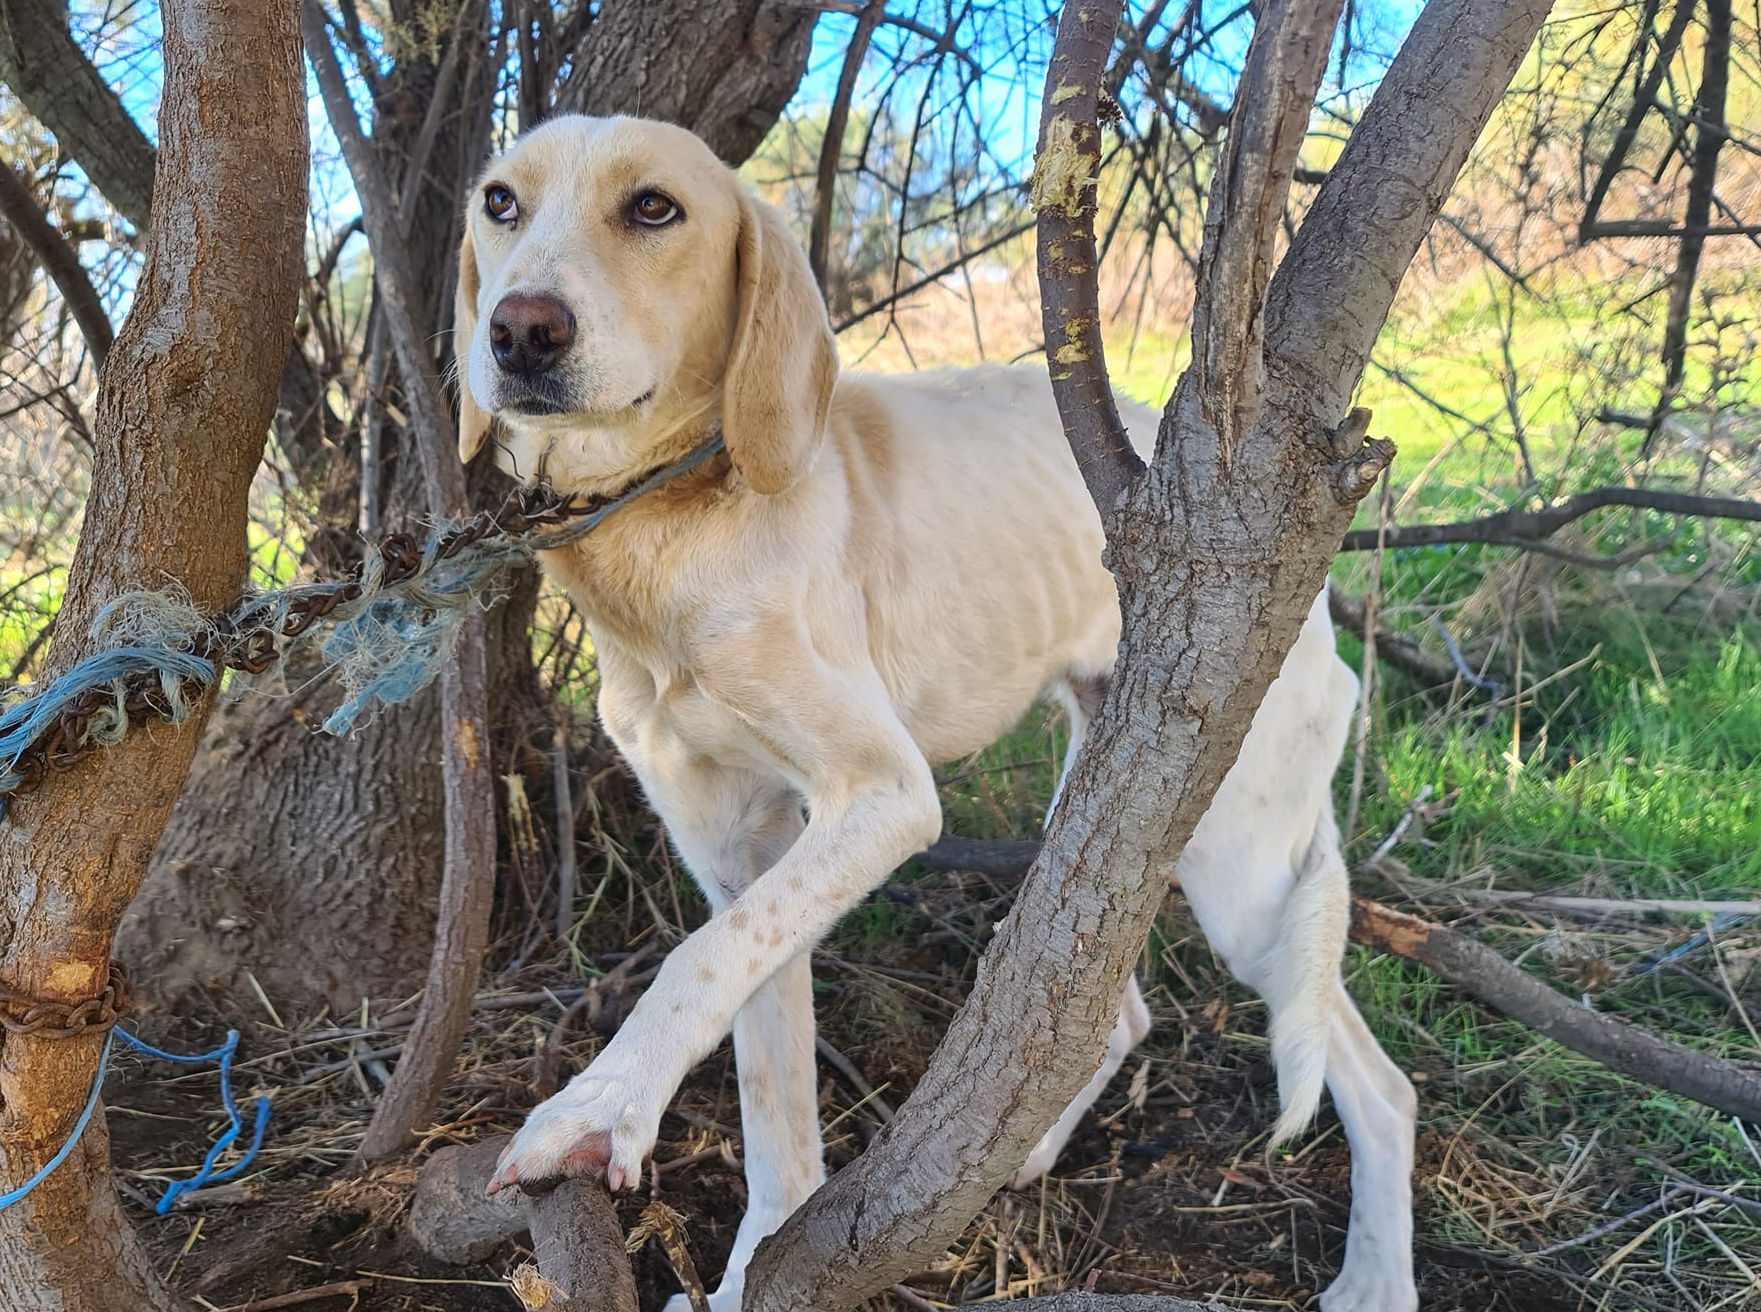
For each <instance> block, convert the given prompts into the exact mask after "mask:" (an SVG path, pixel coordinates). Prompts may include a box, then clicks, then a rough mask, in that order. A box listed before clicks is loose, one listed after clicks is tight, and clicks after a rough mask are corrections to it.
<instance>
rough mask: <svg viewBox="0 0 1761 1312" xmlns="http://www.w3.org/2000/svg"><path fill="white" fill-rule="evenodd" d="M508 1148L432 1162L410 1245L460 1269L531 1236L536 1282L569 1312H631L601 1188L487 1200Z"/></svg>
mask: <svg viewBox="0 0 1761 1312" xmlns="http://www.w3.org/2000/svg"><path fill="white" fill-rule="evenodd" d="M507 1145H508V1136H506V1135H497V1136H495V1137H493V1138H489V1139H480V1140H478V1141H477V1142H476V1143H474V1144H470V1145H468V1146H459V1145H452V1146H449V1147H446V1148H442V1149H440V1151H438V1152H437V1153H435V1154H434V1156H433V1157H431V1158H429V1160H428V1162H427V1163H426V1164H425V1165H424V1166H423V1167H422V1175H421V1178H420V1179H419V1180H418V1181H417V1182H416V1197H415V1201H414V1202H413V1203H412V1204H411V1207H410V1219H409V1228H410V1236H411V1238H412V1239H414V1240H415V1241H416V1243H417V1244H418V1245H419V1246H420V1247H421V1249H422V1251H423V1252H425V1253H427V1254H428V1255H429V1256H430V1257H434V1258H437V1259H439V1260H440V1261H443V1262H450V1263H453V1264H455V1265H460V1266H463V1265H469V1264H472V1263H476V1262H482V1261H484V1260H486V1259H487V1258H488V1257H489V1255H490V1254H492V1253H493V1252H494V1251H495V1250H496V1249H498V1248H500V1247H501V1246H502V1245H503V1244H505V1243H508V1242H510V1241H512V1240H514V1239H517V1238H518V1237H519V1236H520V1235H521V1234H525V1233H529V1234H530V1235H531V1236H532V1246H533V1250H534V1252H535V1253H536V1255H537V1258H538V1271H539V1274H540V1275H541V1276H542V1277H543V1279H544V1280H545V1282H546V1284H547V1286H548V1287H550V1292H551V1296H552V1297H553V1298H554V1297H556V1296H557V1295H558V1294H561V1295H562V1296H563V1297H564V1298H566V1299H567V1300H568V1301H567V1303H566V1304H563V1305H564V1306H566V1307H568V1308H569V1309H570V1312H576V1310H577V1309H579V1312H636V1281H635V1277H634V1276H633V1275H632V1274H631V1271H630V1259H629V1256H628V1254H627V1253H626V1252H625V1249H624V1231H623V1227H622V1226H620V1225H619V1224H618V1216H617V1209H616V1207H615V1206H614V1205H613V1203H612V1199H611V1195H610V1194H608V1193H607V1192H606V1191H605V1185H604V1183H603V1182H600V1181H591V1180H568V1181H564V1182H563V1183H562V1184H559V1185H558V1186H557V1187H556V1188H555V1189H552V1190H551V1191H549V1192H548V1193H544V1194H536V1195H530V1196H527V1195H521V1194H516V1193H514V1192H512V1191H504V1192H502V1193H500V1194H497V1195H495V1196H494V1197H490V1196H489V1195H488V1193H487V1192H485V1191H486V1190H487V1189H488V1187H489V1178H490V1175H491V1174H492V1173H493V1171H494V1169H495V1163H496V1160H497V1159H498V1158H499V1157H500V1156H501V1152H502V1149H504V1148H506V1147H507ZM528 1306H533V1307H536V1306H539V1305H538V1304H536V1303H529V1304H528Z"/></svg>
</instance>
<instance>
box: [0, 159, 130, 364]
mask: <svg viewBox="0 0 1761 1312" xmlns="http://www.w3.org/2000/svg"><path fill="white" fill-rule="evenodd" d="M0 218H4V219H5V220H6V222H7V223H9V224H10V225H11V226H12V230H13V231H14V232H16V233H17V234H18V236H19V239H20V240H21V241H23V242H24V244H25V245H26V246H28V247H30V250H31V254H32V255H35V256H36V257H37V263H38V264H40V265H42V266H43V271H44V272H45V273H47V274H48V275H49V277H50V279H51V280H52V281H53V282H54V283H55V286H56V288H57V289H59V291H60V292H61V299H62V300H64V301H66V302H67V308H68V309H69V310H71V311H73V319H74V322H75V323H77V324H78V325H79V330H80V335H81V336H82V337H84V338H85V339H86V348H87V349H88V350H89V351H91V353H92V364H93V365H94V367H96V368H99V369H102V368H103V367H104V357H105V356H106V355H108V354H109V352H110V343H111V341H112V340H113V339H114V334H113V333H112V332H111V329H110V316H109V315H107V314H105V313H104V302H103V301H101V300H99V299H98V291H97V289H96V288H95V287H93V286H92V280H91V279H90V278H88V277H86V271H85V269H84V268H83V267H82V266H81V264H80V262H79V255H78V253H77V252H76V251H75V250H74V249H73V247H72V246H71V245H69V244H68V241H67V239H66V238H65V237H63V236H62V235H61V234H60V233H59V232H57V231H56V229H55V225H54V224H52V223H50V222H49V220H48V219H47V218H46V217H45V216H44V214H43V211H42V210H40V209H38V208H37V201H36V198H35V197H34V196H32V195H31V191H30V188H29V187H27V186H25V185H24V182H23V180H22V179H21V178H20V177H19V176H18V174H17V173H15V172H13V170H12V166H11V165H9V164H6V163H4V162H0Z"/></svg>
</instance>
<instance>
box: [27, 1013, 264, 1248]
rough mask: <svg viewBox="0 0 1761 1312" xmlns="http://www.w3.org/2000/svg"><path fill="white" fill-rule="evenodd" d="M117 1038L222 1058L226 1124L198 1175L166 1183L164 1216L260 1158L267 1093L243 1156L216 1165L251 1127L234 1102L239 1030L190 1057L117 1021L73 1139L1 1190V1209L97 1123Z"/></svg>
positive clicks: (161, 1204)
mask: <svg viewBox="0 0 1761 1312" xmlns="http://www.w3.org/2000/svg"><path fill="white" fill-rule="evenodd" d="M116 1039H121V1040H122V1041H123V1042H124V1043H126V1044H128V1046H129V1047H131V1048H133V1049H134V1050H135V1051H136V1052H139V1053H141V1054H143V1055H145V1056H148V1057H157V1058H158V1059H159V1060H161V1061H174V1062H178V1063H180V1064H181V1065H184V1066H200V1065H203V1064H205V1063H207V1062H217V1063H219V1066H220V1103H221V1106H222V1107H224V1108H225V1109H226V1120H227V1126H226V1129H225V1130H224V1131H223V1132H222V1133H221V1135H220V1137H219V1138H218V1139H216V1140H215V1141H214V1143H213V1146H212V1147H210V1148H209V1149H208V1153H207V1156H205V1157H203V1158H202V1164H201V1166H200V1167H198V1168H197V1170H196V1173H195V1174H194V1175H192V1176H191V1177H190V1178H189V1179H187V1180H172V1181H171V1182H169V1183H168V1184H167V1185H166V1186H165V1193H164V1194H163V1195H162V1196H161V1197H160V1199H159V1201H158V1203H156V1204H155V1205H154V1207H153V1211H154V1212H156V1213H157V1214H158V1215H160V1216H164V1215H165V1214H166V1213H167V1212H169V1211H170V1210H171V1209H172V1207H173V1205H175V1204H176V1202H177V1200H178V1199H179V1198H181V1197H183V1196H184V1195H185V1194H188V1193H192V1192H193V1191H195V1190H197V1189H201V1188H203V1187H204V1186H207V1185H211V1184H219V1183H220V1182H221V1181H223V1180H230V1179H232V1178H233V1177H234V1176H236V1175H238V1174H240V1173H241V1172H242V1171H244V1170H245V1168H247V1167H248V1166H250V1164H251V1162H252V1160H253V1159H255V1157H256V1156H257V1150H258V1149H259V1148H261V1147H262V1146H263V1134H264V1132H265V1131H267V1130H268V1128H269V1099H268V1098H266V1097H259V1098H258V1099H257V1115H256V1118H255V1120H254V1121H253V1122H252V1127H251V1141H250V1143H249V1144H248V1145H247V1146H246V1148H245V1151H244V1153H243V1155H242V1156H240V1157H239V1159H238V1160H237V1161H236V1162H234V1163H233V1164H232V1165H231V1166H229V1167H227V1168H226V1169H225V1170H221V1171H217V1170H215V1169H214V1164H215V1162H217V1161H219V1160H220V1154H221V1153H223V1152H225V1151H226V1150H227V1149H228V1148H230V1147H231V1146H232V1145H233V1144H234V1143H236V1142H237V1141H238V1137H239V1136H240V1135H241V1134H243V1133H244V1128H245V1122H244V1118H243V1117H242V1116H240V1115H239V1108H238V1103H237V1102H236V1101H234V1099H233V1096H232V1059H233V1056H234V1054H235V1053H237V1052H238V1031H237V1030H228V1031H227V1032H226V1041H225V1042H224V1043H222V1044H221V1045H220V1046H219V1047H218V1048H216V1049H214V1051H212V1052H197V1053H192V1054H190V1055H188V1056H185V1055H183V1054H181V1053H176V1052H166V1051H165V1050H164V1049H163V1048H155V1047H154V1046H153V1045H152V1044H150V1043H148V1042H146V1041H145V1040H144V1039H138V1038H136V1037H135V1036H134V1035H132V1034H130V1033H129V1032H128V1031H127V1030H125V1029H123V1028H122V1027H121V1026H113V1027H112V1028H111V1030H110V1033H108V1034H106V1035H105V1036H104V1047H103V1049H102V1050H101V1051H100V1052H99V1054H98V1070H97V1073H96V1074H95V1075H94V1076H93V1077H92V1091H91V1093H90V1094H89V1095H88V1096H87V1098H86V1105H85V1106H84V1108H82V1109H81V1111H80V1114H79V1119H78V1120H76V1121H75V1122H74V1125H73V1132H72V1133H71V1134H69V1135H68V1136H67V1142H66V1143H64V1144H62V1145H61V1147H60V1148H59V1149H58V1150H57V1151H56V1153H55V1155H54V1156H53V1157H51V1158H50V1159H49V1160H48V1161H46V1162H44V1163H43V1165H42V1168H41V1169H40V1170H38V1171H37V1173H36V1174H35V1175H33V1176H31V1178H30V1179H28V1180H26V1181H25V1182H24V1183H23V1184H21V1185H19V1186H18V1188H16V1189H14V1190H12V1191H11V1192H10V1193H5V1194H0V1211H4V1210H5V1209H6V1208H8V1207H11V1206H12V1205H13V1204H14V1203H16V1202H19V1201H20V1200H22V1199H24V1198H25V1197H27V1196H29V1194H30V1192H31V1191H32V1190H33V1189H35V1188H36V1187H37V1186H38V1185H40V1184H42V1183H43V1181H44V1180H46V1179H48V1178H49V1176H50V1175H51V1174H53V1173H54V1171H55V1170H56V1168H57V1167H59V1166H60V1165H61V1164H62V1163H63V1162H65V1161H66V1160H67V1159H68V1158H69V1157H70V1156H71V1155H72V1154H73V1150H74V1146H75V1145H76V1144H78V1143H79V1141H80V1137H81V1136H82V1135H84V1134H85V1132H86V1127H87V1126H88V1125H90V1124H91V1121H92V1116H93V1114H94V1113H96V1112H97V1110H98V1097H99V1095H100V1093H102V1091H103V1088H104V1075H105V1073H106V1072H107V1071H108V1069H109V1067H110V1052H111V1049H112V1047H113V1046H114V1042H113V1041H114V1040H116Z"/></svg>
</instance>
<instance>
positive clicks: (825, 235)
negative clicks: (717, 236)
mask: <svg viewBox="0 0 1761 1312" xmlns="http://www.w3.org/2000/svg"><path fill="white" fill-rule="evenodd" d="M886 12H887V3H886V0H868V3H866V4H865V5H863V6H862V12H861V14H860V16H859V17H858V18H857V19H856V30H855V32H853V33H851V35H850V47H849V49H847V50H846V51H844V67H843V68H842V69H841V70H839V72H838V90H837V94H836V95H834V96H833V97H832V107H831V112H830V113H828V114H827V115H826V120H825V137H824V139H823V140H821V141H820V143H819V167H818V170H817V172H816V174H815V177H814V193H813V226H812V229H811V230H810V231H809V233H808V237H807V263H808V264H809V266H811V267H812V269H813V281H814V282H816V283H818V284H819V292H820V295H821V296H823V295H825V272H826V257H827V251H828V248H829V246H830V244H831V239H832V202H833V201H834V200H835V199H836V195H835V193H836V190H837V185H838V157H839V156H840V155H842V154H843V151H844V128H845V126H846V125H847V124H848V123H849V122H850V97H851V96H853V95H855V93H856V75H857V74H858V73H860V72H861V71H862V59H863V56H864V55H866V54H867V53H868V42H869V39H870V38H871V37H873V36H874V29H875V28H876V27H877V26H878V25H879V24H880V21H881V19H882V18H883V17H885V16H886Z"/></svg>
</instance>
